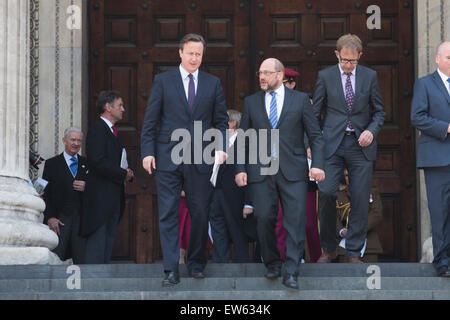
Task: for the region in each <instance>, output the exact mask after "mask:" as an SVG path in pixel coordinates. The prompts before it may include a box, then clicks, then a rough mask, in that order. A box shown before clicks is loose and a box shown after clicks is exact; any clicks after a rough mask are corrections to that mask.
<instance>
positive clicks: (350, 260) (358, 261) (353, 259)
mask: <svg viewBox="0 0 450 320" xmlns="http://www.w3.org/2000/svg"><path fill="white" fill-rule="evenodd" d="M347 261H348V263H364V262H362V260H361V259H360V258H348V260H347Z"/></svg>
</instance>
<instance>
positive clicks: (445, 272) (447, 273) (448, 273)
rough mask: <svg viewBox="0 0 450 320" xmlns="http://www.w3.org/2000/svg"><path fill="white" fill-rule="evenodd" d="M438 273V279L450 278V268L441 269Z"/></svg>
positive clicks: (443, 267)
mask: <svg viewBox="0 0 450 320" xmlns="http://www.w3.org/2000/svg"><path fill="white" fill-rule="evenodd" d="M436 272H437V275H438V277H444V278H450V269H449V268H448V266H442V267H439V268H438V269H437V270H436Z"/></svg>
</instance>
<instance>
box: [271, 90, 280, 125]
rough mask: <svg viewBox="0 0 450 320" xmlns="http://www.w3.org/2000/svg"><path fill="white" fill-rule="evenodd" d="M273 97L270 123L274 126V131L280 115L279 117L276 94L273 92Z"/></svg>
mask: <svg viewBox="0 0 450 320" xmlns="http://www.w3.org/2000/svg"><path fill="white" fill-rule="evenodd" d="M270 94H271V95H272V101H270V114H269V121H270V124H271V125H272V129H275V128H276V127H277V124H278V115H277V97H276V94H277V93H276V92H275V91H272V92H271V93H270Z"/></svg>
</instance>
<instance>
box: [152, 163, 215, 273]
mask: <svg viewBox="0 0 450 320" xmlns="http://www.w3.org/2000/svg"><path fill="white" fill-rule="evenodd" d="M210 175H211V173H200V172H199V171H198V170H197V168H196V167H195V165H180V166H178V168H177V169H176V170H175V171H158V170H157V171H156V187H157V190H158V214H159V233H160V239H161V248H162V253H163V265H164V270H165V271H173V272H178V266H179V261H180V239H179V237H180V236H179V223H178V218H179V207H180V197H181V189H182V188H184V192H185V193H186V197H185V199H186V206H187V208H188V210H189V214H190V216H191V232H190V238H189V246H188V250H187V261H186V265H187V267H188V269H189V271H197V272H198V271H203V269H204V268H205V266H206V263H207V256H206V243H207V241H208V214H209V208H210V204H211V197H212V185H211V182H210V181H209V178H210Z"/></svg>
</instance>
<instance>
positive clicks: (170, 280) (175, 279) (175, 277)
mask: <svg viewBox="0 0 450 320" xmlns="http://www.w3.org/2000/svg"><path fill="white" fill-rule="evenodd" d="M178 283H180V274H179V273H178V272H173V271H169V272H165V275H164V279H163V281H162V285H163V287H171V286H174V285H176V284H178Z"/></svg>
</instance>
